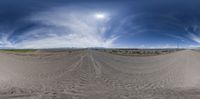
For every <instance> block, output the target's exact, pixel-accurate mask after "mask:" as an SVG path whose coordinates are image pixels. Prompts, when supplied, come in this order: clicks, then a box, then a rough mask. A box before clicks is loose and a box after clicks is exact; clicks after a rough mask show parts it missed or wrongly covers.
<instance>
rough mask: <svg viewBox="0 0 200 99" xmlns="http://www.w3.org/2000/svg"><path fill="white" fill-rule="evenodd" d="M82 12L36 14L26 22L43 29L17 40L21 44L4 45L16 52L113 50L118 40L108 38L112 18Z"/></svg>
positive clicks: (67, 11) (58, 11) (54, 10)
mask: <svg viewBox="0 0 200 99" xmlns="http://www.w3.org/2000/svg"><path fill="white" fill-rule="evenodd" d="M80 9H82V10H81V11H78V10H77V9H73V8H70V7H68V8H66V7H63V8H54V9H51V10H48V11H44V12H39V13H34V14H33V15H31V16H29V17H27V18H26V19H25V20H28V21H30V22H37V23H38V24H41V27H35V28H31V29H29V30H27V31H25V33H24V34H22V35H20V36H17V38H16V39H18V40H20V42H17V43H15V44H9V41H6V39H5V38H4V39H2V41H1V43H2V42H3V43H4V44H5V45H7V44H9V47H16V48H60V47H83V48H85V47H113V46H114V41H115V40H116V39H117V38H118V37H117V36H115V35H114V34H113V35H107V34H106V33H107V31H108V30H109V26H108V23H109V20H110V18H109V16H107V17H106V18H105V19H101V20H99V19H96V18H95V13H96V12H95V11H91V10H90V11H88V9H84V8H80ZM7 46H8V45H7Z"/></svg>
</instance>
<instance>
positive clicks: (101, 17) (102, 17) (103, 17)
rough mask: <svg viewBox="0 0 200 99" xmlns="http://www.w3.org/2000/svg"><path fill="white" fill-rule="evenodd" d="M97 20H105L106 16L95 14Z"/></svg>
mask: <svg viewBox="0 0 200 99" xmlns="http://www.w3.org/2000/svg"><path fill="white" fill-rule="evenodd" d="M95 18H97V19H105V18H106V16H105V14H103V13H97V14H95Z"/></svg>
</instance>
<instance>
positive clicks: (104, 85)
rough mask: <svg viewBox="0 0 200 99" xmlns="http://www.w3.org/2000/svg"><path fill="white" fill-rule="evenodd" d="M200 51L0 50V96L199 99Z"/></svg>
mask: <svg viewBox="0 0 200 99" xmlns="http://www.w3.org/2000/svg"><path fill="white" fill-rule="evenodd" d="M199 60H200V53H198V52H194V51H190V50H185V51H179V52H176V53H171V54H166V55H158V56H148V57H131V56H119V55H112V54H108V53H103V52H97V51H82V52H73V53H70V54H69V53H64V52H63V53H57V54H55V53H54V54H52V55H49V54H48V55H46V54H45V55H43V54H38V55H31V54H30V55H29V54H28V55H27V54H26V55H18V54H8V53H0V99H200V90H199V89H200V72H199V71H200V61H199Z"/></svg>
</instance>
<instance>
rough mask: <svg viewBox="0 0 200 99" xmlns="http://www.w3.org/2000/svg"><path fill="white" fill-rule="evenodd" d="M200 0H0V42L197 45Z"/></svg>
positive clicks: (24, 44)
mask: <svg viewBox="0 0 200 99" xmlns="http://www.w3.org/2000/svg"><path fill="white" fill-rule="evenodd" d="M199 6H200V1H199V0H1V1H0V48H71V47H77V48H86V47H105V48H177V47H187V48H188V47H199V46H200V8H199Z"/></svg>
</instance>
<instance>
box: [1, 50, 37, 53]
mask: <svg viewBox="0 0 200 99" xmlns="http://www.w3.org/2000/svg"><path fill="white" fill-rule="evenodd" d="M34 51H36V50H34V49H5V50H0V52H4V53H28V52H34Z"/></svg>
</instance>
